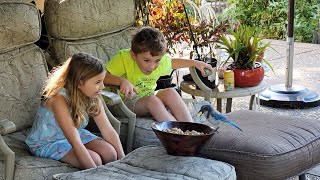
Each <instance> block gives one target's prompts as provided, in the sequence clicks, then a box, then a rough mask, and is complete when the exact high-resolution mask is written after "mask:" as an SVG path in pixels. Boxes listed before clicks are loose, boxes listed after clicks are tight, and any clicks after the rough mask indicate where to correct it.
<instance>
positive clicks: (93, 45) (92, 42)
mask: <svg viewBox="0 0 320 180" xmlns="http://www.w3.org/2000/svg"><path fill="white" fill-rule="evenodd" d="M134 32H135V28H133V27H130V28H126V29H123V30H121V31H119V32H116V33H112V34H109V35H105V36H96V37H93V38H88V39H82V40H77V41H69V40H63V39H56V40H55V41H54V42H53V44H52V57H54V58H55V59H56V60H57V61H58V62H59V63H62V62H64V61H65V60H66V59H67V58H69V57H70V56H71V55H73V54H74V53H77V52H86V53H89V54H91V55H93V56H95V57H98V58H99V59H101V60H102V62H103V63H106V62H107V61H108V60H109V59H110V58H111V57H112V56H114V55H115V54H116V52H117V51H118V50H119V49H122V48H129V47H130V40H131V37H132V35H133V34H134Z"/></svg>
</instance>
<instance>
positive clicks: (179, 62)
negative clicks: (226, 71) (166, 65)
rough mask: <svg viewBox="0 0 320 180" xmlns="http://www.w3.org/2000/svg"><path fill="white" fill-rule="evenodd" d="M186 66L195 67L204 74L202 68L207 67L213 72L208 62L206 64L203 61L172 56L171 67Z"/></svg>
mask: <svg viewBox="0 0 320 180" xmlns="http://www.w3.org/2000/svg"><path fill="white" fill-rule="evenodd" d="M187 67H196V68H197V69H198V70H199V71H201V74H202V75H205V71H204V69H208V70H210V71H211V72H213V68H212V67H211V65H210V64H207V63H205V62H203V61H197V60H192V59H182V58H172V69H180V68H187Z"/></svg>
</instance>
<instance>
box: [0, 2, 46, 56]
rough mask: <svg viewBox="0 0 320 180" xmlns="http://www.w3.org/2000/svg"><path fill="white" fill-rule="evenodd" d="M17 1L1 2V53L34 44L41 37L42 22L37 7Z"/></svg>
mask: <svg viewBox="0 0 320 180" xmlns="http://www.w3.org/2000/svg"><path fill="white" fill-rule="evenodd" d="M13 1H14V2H13ZM16 1H17V0H11V1H10V3H9V1H7V3H6V1H2V2H1V3H2V4H1V11H0V39H1V41H0V53H3V52H6V51H10V50H12V49H15V48H19V47H22V46H24V45H27V44H32V43H34V42H36V41H37V40H38V39H39V38H40V33H41V31H40V27H41V24H40V16H39V14H38V10H37V8H36V7H35V6H33V5H31V4H24V3H18V2H16Z"/></svg>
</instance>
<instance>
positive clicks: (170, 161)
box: [53, 146, 236, 180]
mask: <svg viewBox="0 0 320 180" xmlns="http://www.w3.org/2000/svg"><path fill="white" fill-rule="evenodd" d="M53 177H54V179H56V180H63V179H64V180H73V179H92V180H98V179H114V180H117V179H121V180H129V179H130V180H132V179H139V180H145V179H185V180H194V179H210V180H235V179H236V172H235V168H234V167H233V166H232V165H230V164H227V163H224V162H220V161H215V160H210V159H204V158H200V157H187V156H171V155H168V154H167V152H166V150H165V149H164V148H162V147H159V146H144V147H141V148H138V149H136V150H134V151H132V152H131V153H129V154H128V155H127V156H125V157H124V158H123V159H121V160H118V161H114V162H111V163H108V164H106V165H102V166H99V167H97V168H94V169H88V170H84V171H78V172H74V173H60V174H56V175H54V176H53Z"/></svg>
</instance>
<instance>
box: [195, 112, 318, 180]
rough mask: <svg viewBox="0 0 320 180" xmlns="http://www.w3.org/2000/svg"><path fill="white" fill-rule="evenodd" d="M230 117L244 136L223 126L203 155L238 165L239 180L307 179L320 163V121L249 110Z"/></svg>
mask: <svg viewBox="0 0 320 180" xmlns="http://www.w3.org/2000/svg"><path fill="white" fill-rule="evenodd" d="M227 117H228V118H229V119H230V120H231V121H233V122H235V123H237V124H238V125H239V126H240V127H241V128H242V129H243V132H240V131H238V130H237V129H235V128H232V127H230V126H227V125H226V126H223V127H221V128H220V130H219V131H220V132H219V133H217V134H215V135H214V136H213V137H212V138H211V139H210V140H209V141H208V142H207V143H206V145H205V146H204V147H203V148H202V149H201V150H200V152H199V154H200V155H201V156H204V157H206V158H210V159H216V160H219V161H224V162H227V163H229V164H232V165H234V166H235V168H236V171H237V177H238V179H272V180H277V179H279V180H283V179H286V178H291V177H294V176H297V175H301V176H300V179H304V176H303V173H305V172H306V171H308V170H309V169H311V168H313V167H314V166H316V165H317V164H318V163H319V162H320V123H319V120H316V119H307V118H298V117H291V116H281V115H277V114H267V113H261V112H255V111H249V110H242V111H234V112H231V113H229V114H227Z"/></svg>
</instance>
